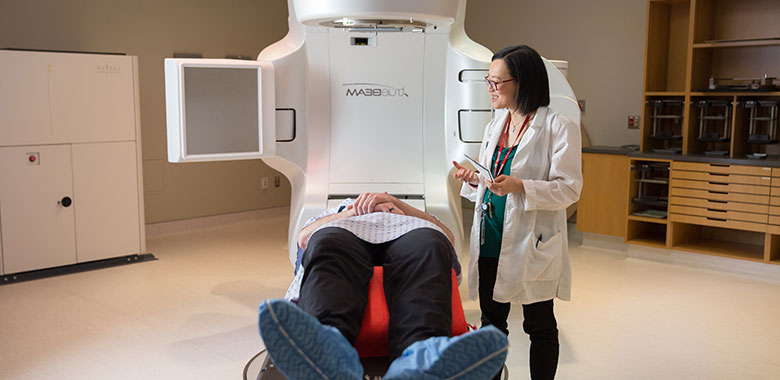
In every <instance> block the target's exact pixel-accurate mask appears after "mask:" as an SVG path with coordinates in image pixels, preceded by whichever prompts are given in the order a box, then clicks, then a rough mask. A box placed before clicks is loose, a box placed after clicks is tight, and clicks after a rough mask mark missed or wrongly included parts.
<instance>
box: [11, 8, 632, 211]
mask: <svg viewBox="0 0 780 380" xmlns="http://www.w3.org/2000/svg"><path fill="white" fill-rule="evenodd" d="M466 14H467V16H466V31H467V33H468V34H469V35H470V36H471V37H472V39H474V40H475V41H477V42H479V43H481V44H483V45H485V46H487V47H488V48H490V49H491V50H493V51H495V50H498V49H500V48H502V47H505V46H508V45H512V44H518V43H525V44H528V45H531V46H533V47H534V48H536V49H537V50H539V52H540V53H541V54H542V55H544V56H546V57H548V58H551V59H566V60H568V61H569V80H570V81H571V83H572V87H573V88H574V91H575V92H576V93H577V96H578V98H580V99H585V100H586V101H587V104H586V113H585V114H584V118H583V124H584V125H585V127H586V130H587V132H588V135H589V137H590V139H591V142H592V143H593V144H606V145H620V144H629V143H638V142H639V133H638V131H633V130H627V129H626V127H625V125H626V117H627V115H629V114H632V115H639V114H640V110H641V98H642V93H641V87H642V68H643V64H642V62H643V54H644V33H645V26H644V25H645V14H646V3H645V0H588V1H575V0H568V1H564V0H547V1H517V0H470V1H469V3H468V9H467V13H466ZM286 32H287V2H286V1H285V0H221V1H207V0H158V1H152V0H134V1H124V0H68V1H60V0H0V47H18V48H32V49H54V50H82V51H109V52H124V53H127V54H130V55H137V56H138V57H139V62H140V87H141V89H140V90H141V124H142V144H143V160H144V189H145V192H144V196H145V203H146V222H147V223H155V222H161V221H169V220H177V219H186V218H192V217H198V216H206V215H215V214H223V213H229V212H236V211H246V210H253V209H259V208H267V207H275V206H283V205H287V204H289V198H290V187H289V186H290V185H289V183H288V182H287V180H286V179H285V178H284V176H281V177H282V178H281V182H282V186H281V187H280V188H274V187H273V178H274V176H277V175H279V174H278V173H277V172H276V171H274V170H272V169H270V168H269V167H268V166H266V165H265V164H263V163H262V162H260V161H238V162H219V163H202V164H201V163H198V164H176V165H173V164H169V163H168V162H167V160H166V136H165V99H164V77H163V59H164V58H166V57H171V56H172V55H173V53H174V52H196V53H202V54H203V56H204V57H207V58H208V57H224V56H225V55H226V54H231V55H245V56H252V57H254V56H256V55H257V54H258V53H259V52H260V50H262V49H263V48H264V47H266V46H268V45H269V44H271V43H273V42H275V41H277V40H279V39H280V38H282V37H283V36H284V34H285V33H286ZM263 176H268V177H270V180H271V188H270V189H269V190H266V191H262V190H261V189H260V178H261V177H263Z"/></svg>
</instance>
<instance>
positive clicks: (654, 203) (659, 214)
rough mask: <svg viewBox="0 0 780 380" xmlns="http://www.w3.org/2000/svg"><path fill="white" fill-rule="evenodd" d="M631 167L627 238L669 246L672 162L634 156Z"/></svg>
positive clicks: (628, 239) (640, 242) (643, 243)
mask: <svg viewBox="0 0 780 380" xmlns="http://www.w3.org/2000/svg"><path fill="white" fill-rule="evenodd" d="M630 167H631V174H630V177H629V181H628V194H629V196H630V201H629V202H630V204H629V209H628V211H629V215H628V222H627V225H626V241H627V242H629V243H632V244H641V245H647V246H652V247H660V248H666V247H667V244H666V235H667V213H668V199H669V161H667V160H638V159H632V160H631V161H630Z"/></svg>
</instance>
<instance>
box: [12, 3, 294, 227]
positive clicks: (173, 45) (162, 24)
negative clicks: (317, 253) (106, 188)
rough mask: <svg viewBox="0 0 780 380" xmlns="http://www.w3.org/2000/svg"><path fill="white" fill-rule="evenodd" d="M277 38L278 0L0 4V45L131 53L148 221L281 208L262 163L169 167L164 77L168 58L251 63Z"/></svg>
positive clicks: (282, 190) (280, 30)
mask: <svg viewBox="0 0 780 380" xmlns="http://www.w3.org/2000/svg"><path fill="white" fill-rule="evenodd" d="M285 33H287V2H286V1H285V0H262V1H258V0H221V1H210V0H209V1H206V0H133V1H119V0H68V1H60V0H27V1H25V0H18V1H17V0H0V47H16V48H29V49H52V50H78V51H106V52H123V53H126V54H129V55H137V56H138V61H139V65H140V70H139V72H140V74H139V76H140V95H141V96H140V97H141V128H142V132H141V136H142V147H143V162H144V189H145V191H144V201H145V204H146V207H145V211H146V222H147V223H155V222H161V221H169V220H176V219H185V218H192V217H198V216H206V215H215V214H223V213H229V212H235V211H245V210H253V209H259V208H267V207H275V206H284V205H287V204H289V200H290V185H289V182H288V181H287V180H286V179H285V178H284V176H282V178H281V186H280V187H279V188H274V177H275V176H277V175H279V174H278V172H276V171H274V170H272V169H271V168H269V167H268V166H266V165H265V164H263V163H262V162H260V161H257V160H254V161H236V162H219V163H205V164H201V163H197V164H189V163H188V164H176V165H173V164H169V163H168V162H167V159H166V155H167V153H166V152H167V151H166V149H167V148H166V135H165V98H164V88H165V87H164V77H163V59H164V58H166V57H171V56H172V55H173V53H174V52H196V53H202V54H203V56H204V57H224V56H225V55H226V54H231V55H245V56H251V57H256V56H257V54H258V53H259V52H260V50H262V48H264V47H265V46H267V45H269V44H271V43H273V42H275V41H277V40H279V39H281V38H282V37H284V35H285ZM263 176H268V177H269V179H270V183H271V187H270V189H269V190H265V191H263V190H261V189H260V178H261V177H263Z"/></svg>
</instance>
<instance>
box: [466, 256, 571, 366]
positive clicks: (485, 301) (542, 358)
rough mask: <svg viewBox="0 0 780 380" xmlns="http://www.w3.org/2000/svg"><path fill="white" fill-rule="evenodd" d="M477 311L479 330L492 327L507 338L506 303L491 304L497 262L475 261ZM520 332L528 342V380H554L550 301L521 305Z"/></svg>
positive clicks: (554, 341)
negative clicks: (479, 312) (479, 315)
mask: <svg viewBox="0 0 780 380" xmlns="http://www.w3.org/2000/svg"><path fill="white" fill-rule="evenodd" d="M478 265H479V308H480V310H482V326H489V325H493V326H495V327H496V328H498V329H499V330H501V331H503V332H504V333H505V334H507V335H509V329H508V328H507V319H508V318H509V308H510V303H508V302H507V303H503V302H496V301H493V287H494V286H495V284H496V273H497V271H498V258H491V257H485V258H483V257H481V258H479V262H478ZM523 330H524V331H525V333H526V334H528V336H529V337H530V338H531V354H530V358H529V362H530V366H531V379H532V380H548V379H554V378H555V372H556V370H557V369H558V353H559V349H560V345H559V343H558V323H557V322H556V320H555V314H554V313H553V300H548V301H542V302H536V303H532V304H529V305H523Z"/></svg>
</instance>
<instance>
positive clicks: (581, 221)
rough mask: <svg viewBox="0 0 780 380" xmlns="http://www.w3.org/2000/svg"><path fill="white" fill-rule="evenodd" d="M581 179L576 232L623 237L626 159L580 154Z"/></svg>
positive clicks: (618, 156)
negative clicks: (577, 230)
mask: <svg viewBox="0 0 780 380" xmlns="http://www.w3.org/2000/svg"><path fill="white" fill-rule="evenodd" d="M582 177H583V184H582V192H581V194H580V200H579V202H578V205H577V229H579V230H580V231H583V232H593V233H597V234H604V235H611V236H620V237H622V236H624V234H625V230H626V207H627V202H626V188H627V185H628V157H627V156H625V155H614V154H597V153H583V154H582Z"/></svg>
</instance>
